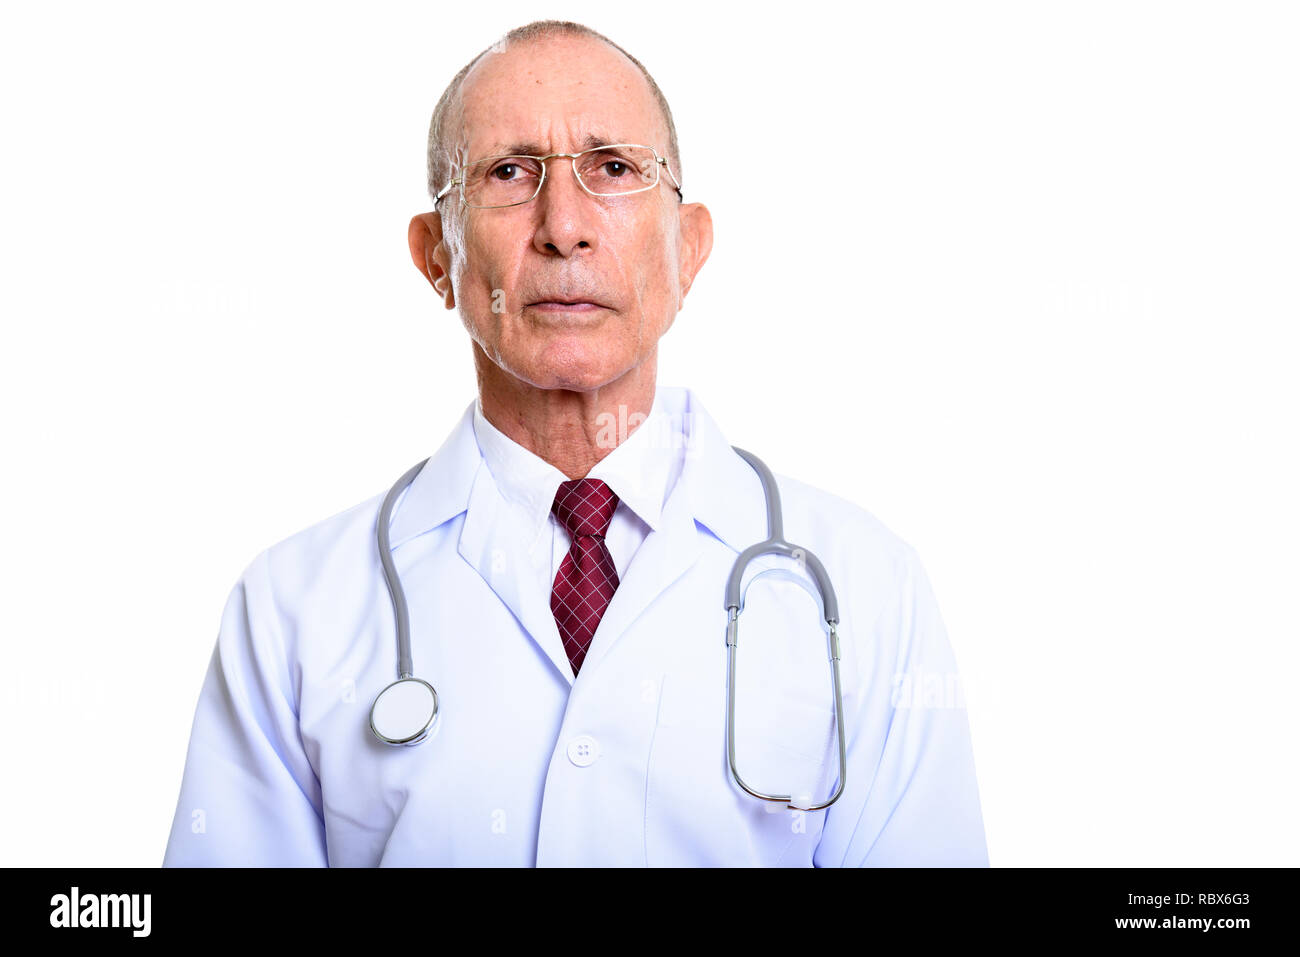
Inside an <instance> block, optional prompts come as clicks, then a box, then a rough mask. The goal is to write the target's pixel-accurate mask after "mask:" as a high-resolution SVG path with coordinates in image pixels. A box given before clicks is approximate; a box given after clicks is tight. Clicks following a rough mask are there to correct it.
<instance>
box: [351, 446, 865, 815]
mask: <svg viewBox="0 0 1300 957" xmlns="http://www.w3.org/2000/svg"><path fill="white" fill-rule="evenodd" d="M732 448H733V449H735V451H736V453H737V454H738V455H739V456H740V457H741V458H743V459H744V460H745V461H746V462H748V463H749V464H750V465H751V466H752V467H753V469H754V471H756V472H757V473H758V477H759V478H760V479H761V480H762V482H763V496H764V499H765V500H766V503H767V538H766V539H764V540H763V541H761V542H758V543H757V544H754V545H751V546H749V548H747V549H745V550H744V551H743V552H741V553H740V555H739V556H738V557H737V558H736V563H735V565H734V566H732V569H731V576H730V577H729V578H728V579H727V590H726V606H725V607H726V609H727V761H728V763H729V764H730V765H731V774H732V777H733V778H735V780H736V783H737V784H739V785H740V787H741V788H743V789H744V790H745V791H746V792H747V793H749V794H751V795H753V796H754V797H756V798H760V799H762V800H764V801H778V802H780V803H782V804H785V805H786V807H788V808H790V809H791V810H799V811H820V810H821V809H822V808H827V807H830V806H831V805H832V804H834V803H835V802H836V801H837V800H838V799H839V796H840V794H842V793H843V791H844V776H845V771H846V763H847V758H846V753H845V747H844V701H843V699H842V697H841V694H840V643H839V638H838V637H837V635H836V631H835V629H836V625H838V624H839V620H840V616H839V605H838V604H837V603H836V600H835V589H834V588H833V587H832V586H831V582H830V578H829V577H828V576H827V574H826V569H825V567H823V565H822V563H821V562H820V561H819V560H818V559H817V556H815V555H814V554H813V553H812V552H810V551H808V549H806V548H802V547H800V546H798V545H792V544H791V543H790V542H787V541H786V540H785V539H784V538H783V537H782V528H781V525H782V523H781V496H780V493H779V492H778V490H777V487H776V480H775V479H774V478H773V477H772V473H771V471H769V470H768V467H767V466H766V465H765V464H763V462H762V460H760V459H759V458H758V456H756V455H754V454H752V453H750V452H746V451H745V450H744V449H740V448H736V447H735V446H734V445H733V446H732ZM427 461H429V460H428V459H425V460H424V461H422V462H420V463H419V464H418V465H415V466H413V467H412V468H411V469H410V470H409V471H407V472H406V474H405V475H403V476H402V477H401V478H399V479H398V480H397V482H396V483H395V484H394V485H393V487H392V488H391V489H389V491H388V495H387V496H385V497H384V503H383V505H382V506H380V509H379V519H378V521H377V523H376V535H377V538H378V543H379V561H380V563H381V564H382V565H383V567H384V580H385V581H386V582H387V583H388V593H389V595H391V596H392V599H393V613H394V616H395V617H396V619H397V675H398V676H397V680H396V681H394V682H393V683H392V684H390V685H389V686H388V687H386V688H384V690H383V691H381V692H379V694H378V696H376V698H375V703H374V704H373V705H372V706H371V708H370V730H371V731H372V732H373V733H374V735H375V737H376V738H378V739H379V740H380V741H382V742H384V743H385V744H391V745H413V744H419V743H420V742H421V741H423V740H425V739H426V738H427V737H428V736H429V734H430V732H432V731H433V730H434V727H435V725H436V724H437V721H438V692H436V691H434V690H433V685H431V684H429V682H427V681H425V680H424V679H422V678H417V677H415V676H414V674H413V673H412V668H411V627H410V618H409V614H408V612H407V607H406V594H405V592H403V590H402V582H401V579H400V578H399V576H398V574H397V569H396V568H395V567H394V565H393V558H392V554H391V550H390V549H389V546H388V525H389V521H390V516H391V515H392V511H393V504H394V503H395V502H396V501H397V498H398V496H399V495H401V493H402V491H403V490H404V489H405V488H406V487H407V486H408V485H410V484H411V483H412V482H413V481H415V477H416V476H417V475H418V474H419V473H420V469H422V468H423V467H424V464H425V462H427ZM761 555H784V556H786V557H787V558H793V559H794V560H795V561H797V562H799V563H800V565H802V566H804V567H806V568H807V569H808V571H809V572H811V573H812V577H813V578H814V579H815V581H816V584H817V591H818V594H817V596H815V597H819V598H820V600H821V608H822V616H823V617H824V618H825V621H826V625H827V627H828V629H829V634H828V639H827V640H828V644H829V646H830V660H831V675H832V683H833V685H834V688H835V728H836V731H837V732H838V736H839V748H840V774H839V782H838V783H837V784H836V786H835V792H834V793H833V794H832V795H831V796H830V798H829V799H828V800H826V801H823V802H822V803H821V804H813V805H796V804H793V803H791V802H792V801H793V800H794V798H793V797H792V796H791V795H789V794H767V793H765V792H763V791H758V790H755V789H754V788H752V787H750V786H749V785H748V784H746V783H745V781H744V779H743V778H742V777H741V776H740V771H739V770H737V768H736V729H735V715H736V643H737V636H738V633H739V631H740V610H741V607H742V598H741V590H740V584H741V580H742V579H743V578H744V574H745V568H746V566H748V565H749V563H750V562H751V561H753V560H754V559H755V558H758V557H759V556H761ZM774 573H775V574H781V575H783V576H784V577H790V575H789V573H788V572H785V570H784V569H767V570H766V571H763V572H760V573H759V574H757V575H755V576H754V579H757V578H759V577H761V576H763V575H768V574H774ZM754 579H751V581H750V584H752V583H753V580H754ZM795 580H796V581H797V582H798V583H799V584H803V580H802V579H795ZM746 587H748V586H746ZM804 587H805V588H806V587H807V586H806V585H804Z"/></svg>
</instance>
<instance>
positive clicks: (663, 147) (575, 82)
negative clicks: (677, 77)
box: [409, 21, 712, 391]
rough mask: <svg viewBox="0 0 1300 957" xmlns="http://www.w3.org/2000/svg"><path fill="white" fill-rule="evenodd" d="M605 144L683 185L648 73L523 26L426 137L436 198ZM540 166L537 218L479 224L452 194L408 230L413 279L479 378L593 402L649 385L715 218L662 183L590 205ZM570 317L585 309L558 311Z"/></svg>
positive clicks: (553, 165)
mask: <svg viewBox="0 0 1300 957" xmlns="http://www.w3.org/2000/svg"><path fill="white" fill-rule="evenodd" d="M598 143H605V144H613V143H638V144H644V145H646V146H650V147H653V148H654V149H655V150H656V151H657V152H658V153H659V155H660V156H664V157H665V158H666V159H667V161H668V166H669V168H670V169H671V171H672V174H673V176H675V177H676V178H677V179H678V181H679V182H680V180H681V170H680V164H679V159H678V149H677V143H676V133H675V131H674V129H673V123H672V115H671V113H670V112H669V110H668V105H667V103H666V102H665V101H664V100H663V97H662V94H660V93H659V91H658V87H657V86H655V85H654V81H653V80H652V79H650V78H649V75H648V74H647V73H646V72H645V70H644V68H643V67H641V66H640V64H639V63H637V62H636V61H635V60H633V59H632V58H631V57H630V56H629V55H628V54H626V53H624V52H623V51H622V50H621V49H620V48H618V47H617V46H615V45H614V44H612V43H611V42H610V41H609V40H607V39H605V38H604V37H602V36H600V35H599V34H597V33H595V32H594V31H591V30H589V29H587V28H586V27H581V26H578V25H577V24H568V23H558V22H555V21H547V22H544V23H539V24H529V25H528V26H527V27H522V28H519V29H518V30H514V31H511V33H509V34H507V35H506V36H505V37H504V38H502V40H501V41H499V42H498V43H496V44H494V45H493V46H491V47H489V48H488V49H487V50H485V51H483V53H481V54H480V55H479V56H478V57H476V58H475V59H474V60H472V61H471V62H470V63H469V64H468V65H467V66H466V67H465V69H463V70H461V72H460V73H459V74H458V75H457V77H456V78H455V79H454V80H453V81H452V83H451V85H450V86H449V87H448V89H447V92H446V93H444V95H443V97H442V99H441V100H440V102H439V104H438V108H437V110H435V113H434V118H433V123H432V124H431V126H430V133H429V189H430V193H431V195H436V193H437V191H439V190H441V189H442V188H443V187H444V186H446V185H447V183H448V182H449V181H450V180H451V178H452V176H453V175H455V174H456V173H458V172H459V171H461V170H462V169H463V168H464V167H465V165H466V164H468V163H472V162H474V161H476V160H479V159H482V158H484V157H489V156H497V155H502V154H533V155H546V154H550V153H577V152H580V151H582V150H586V149H588V148H589V147H591V146H593V145H596V144H598ZM545 166H546V175H545V181H544V183H543V185H542V188H541V191H540V193H538V195H537V196H536V197H535V198H534V199H533V200H532V201H531V202H527V203H524V204H521V205H515V206H506V207H498V208H490V209H479V208H472V207H469V206H466V205H464V204H463V203H462V194H461V191H460V190H459V189H458V188H453V189H451V190H450V191H449V192H447V194H446V195H445V196H444V197H443V199H442V200H441V201H440V202H439V203H438V204H437V208H436V209H435V211H433V212H430V213H422V214H420V215H417V216H416V217H414V218H413V219H412V220H411V225H410V228H409V241H410V247H411V256H412V258H413V259H414V261H415V264H416V266H417V267H418V268H419V269H420V270H421V272H422V273H424V275H425V276H426V277H427V278H428V279H429V281H430V283H432V284H433V287H434V289H435V290H436V291H437V293H438V294H439V295H440V296H441V297H442V299H443V301H444V302H445V304H446V306H447V308H449V309H450V308H457V309H459V311H460V315H461V319H462V321H463V322H464V324H465V327H466V329H467V330H468V331H469V333H470V335H471V337H472V338H473V340H474V342H475V344H476V353H481V354H476V357H475V358H476V362H477V363H478V364H479V366H480V369H479V374H480V378H482V377H483V376H484V374H488V375H496V374H497V372H496V370H494V369H490V368H485V367H484V365H483V363H484V361H485V360H486V361H489V362H490V363H492V365H493V366H495V367H496V369H498V370H501V371H503V372H504V373H505V374H507V375H508V376H510V377H513V378H514V379H515V380H519V381H520V384H521V385H522V384H527V385H529V386H533V387H536V388H542V389H571V390H576V391H591V390H595V389H599V388H601V387H603V386H606V385H608V384H610V383H613V382H615V381H617V380H618V379H620V378H621V377H622V376H624V375H627V374H628V373H629V372H631V371H632V370H634V369H637V368H638V367H643V366H644V367H645V368H648V369H649V370H650V372H651V378H653V369H654V362H655V359H656V356H657V346H658V341H659V337H660V336H662V335H663V333H664V332H666V331H667V330H668V327H669V326H670V325H672V322H673V319H674V317H675V316H676V314H677V311H678V310H679V309H680V308H681V306H682V301H683V298H684V297H685V295H686V293H687V291H688V290H689V289H690V286H691V283H692V282H693V280H694V278H695V275H696V273H697V272H698V271H699V269H700V267H701V266H702V265H703V264H704V261H705V259H707V258H708V255H709V251H710V248H711V246H712V223H711V221H710V218H709V214H708V211H707V210H706V209H705V208H704V207H703V206H701V205H699V204H695V203H692V204H683V203H682V202H681V201H680V197H679V195H678V193H677V192H676V190H675V189H674V188H673V183H672V178H671V177H669V176H668V175H666V174H665V175H661V176H660V182H659V185H658V186H656V187H655V188H654V189H651V190H646V191H642V192H636V193H631V194H628V195H618V196H593V195H591V194H590V193H588V192H586V191H585V190H584V189H583V188H582V185H581V184H580V183H579V182H578V180H577V179H576V178H575V177H574V175H573V169H572V164H571V161H570V160H569V159H566V158H564V157H556V158H554V159H549V160H547V161H546V163H545ZM660 169H661V170H662V169H663V167H662V166H660ZM513 172H514V171H509V170H507V171H505V172H503V173H501V175H504V176H510V175H512V174H513ZM575 302H579V303H586V305H569V306H565V305H563V304H562V303H575ZM645 368H643V369H642V371H645Z"/></svg>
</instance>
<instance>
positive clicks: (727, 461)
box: [581, 389, 767, 674]
mask: <svg viewBox="0 0 1300 957" xmlns="http://www.w3.org/2000/svg"><path fill="white" fill-rule="evenodd" d="M671 395H672V396H673V400H672V402H670V403H669V404H670V406H671V408H672V413H673V414H674V415H678V416H680V417H681V419H682V423H683V425H682V427H683V429H684V430H685V435H686V440H685V441H686V448H685V459H684V461H683V464H682V472H681V475H680V476H679V477H678V479H677V483H676V484H675V485H674V487H673V490H672V492H671V493H670V495H669V497H668V501H667V502H665V503H664V509H663V513H662V521H661V523H660V527H659V528H658V529H657V530H655V531H653V532H651V533H650V534H649V535H647V536H646V538H645V541H643V542H642V543H641V547H640V548H638V549H637V552H636V554H635V555H633V556H632V561H631V562H630V563H629V564H628V568H627V574H626V575H625V577H624V580H623V581H621V582H619V586H618V588H617V589H616V590H615V591H614V597H613V599H612V600H611V601H610V603H609V607H608V608H607V609H605V615H604V617H603V618H601V620H600V625H599V626H598V627H597V629H596V634H595V636H594V637H593V638H592V642H591V649H590V650H589V651H588V652H587V657H586V659H585V660H584V661H583V665H582V672H581V673H582V674H590V673H591V672H594V671H595V670H596V667H597V666H598V665H599V663H600V661H601V660H602V659H603V658H604V657H605V656H606V655H608V654H610V653H611V650H612V649H613V648H614V646H615V645H617V644H618V642H619V641H620V640H622V636H623V635H624V634H625V633H626V632H627V631H628V629H629V628H630V627H631V626H632V625H633V623H634V622H635V621H636V620H637V618H639V617H640V616H641V615H642V614H643V613H644V612H645V610H646V609H647V608H648V607H649V606H650V604H651V603H652V602H653V601H654V600H655V599H656V598H658V597H659V596H660V595H661V594H663V592H664V591H666V590H667V589H668V588H669V586H671V585H672V584H673V582H675V581H676V580H677V579H678V578H680V577H681V576H682V575H683V574H685V573H686V572H687V571H688V570H689V569H690V568H691V566H692V565H694V564H695V563H696V561H697V560H698V559H699V557H700V555H701V552H702V550H703V544H702V542H703V539H702V538H701V535H702V534H704V533H702V532H701V530H700V528H699V526H700V525H702V526H704V527H705V528H707V529H708V531H709V532H711V533H712V534H713V535H714V536H716V537H717V538H718V539H719V540H721V541H722V542H724V543H725V544H727V545H729V546H731V547H732V548H733V549H734V550H735V551H737V552H739V551H741V550H742V549H744V548H746V547H748V546H749V545H752V544H753V543H754V542H757V541H759V540H761V539H762V538H764V537H765V535H766V529H767V517H766V511H765V509H764V507H763V489H762V484H761V482H760V481H759V479H758V476H757V475H756V474H755V472H754V470H753V469H752V468H750V466H749V464H748V463H747V462H745V461H744V459H742V458H741V457H740V456H739V455H737V454H736V453H735V451H734V450H733V449H732V447H731V445H730V444H729V443H728V442H727V440H726V439H725V438H724V437H723V435H722V432H721V430H720V429H719V428H718V426H717V424H716V423H715V422H714V421H713V419H712V418H711V417H710V416H709V414H708V413H707V412H705V411H704V409H703V407H702V406H701V405H700V404H699V402H698V400H697V399H696V398H695V396H694V394H693V393H692V392H690V391H689V390H678V389H674V390H672V392H671ZM697 523H698V525H697ZM725 586H726V582H725V581H720V582H719V583H718V608H719V609H721V608H722V606H723V600H724V597H725V593H726V589H725Z"/></svg>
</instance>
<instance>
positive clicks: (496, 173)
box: [488, 163, 519, 182]
mask: <svg viewBox="0 0 1300 957" xmlns="http://www.w3.org/2000/svg"><path fill="white" fill-rule="evenodd" d="M518 172H519V166H518V164H516V163H501V164H499V165H497V166H494V167H493V168H492V169H491V171H489V173H488V175H489V176H491V177H494V178H495V179H499V180H503V181H505V182H509V181H510V180H512V179H514V178H515V174H516V173H518Z"/></svg>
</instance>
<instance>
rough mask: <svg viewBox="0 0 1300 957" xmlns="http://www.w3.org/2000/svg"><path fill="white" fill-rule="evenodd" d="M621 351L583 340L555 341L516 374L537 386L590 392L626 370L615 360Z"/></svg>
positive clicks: (623, 364) (622, 364)
mask: <svg viewBox="0 0 1300 957" xmlns="http://www.w3.org/2000/svg"><path fill="white" fill-rule="evenodd" d="M621 358H622V356H621V354H617V353H612V352H611V351H610V350H608V349H601V348H600V347H599V346H598V345H597V346H594V347H593V346H592V345H591V344H589V343H584V344H582V345H581V346H578V347H575V345H574V344H573V343H563V344H561V343H554V344H552V345H550V346H548V347H546V348H545V349H543V350H541V351H540V353H538V354H536V355H534V356H531V357H530V361H528V362H527V363H526V365H525V368H524V369H522V370H521V372H522V373H523V374H520V373H519V372H517V373H516V375H519V378H521V379H523V380H524V381H526V382H529V383H530V384H532V385H534V386H536V387H537V388H539V389H570V390H573V391H575V392H589V391H591V390H593V389H599V388H600V387H601V386H604V385H608V384H609V383H610V382H613V381H614V380H616V379H617V378H619V376H621V375H622V374H623V373H624V372H626V371H627V367H626V363H623V362H620V361H618V360H619V359H621Z"/></svg>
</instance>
